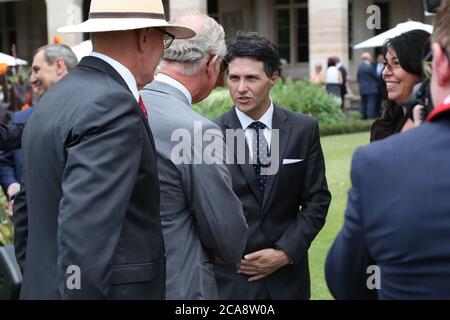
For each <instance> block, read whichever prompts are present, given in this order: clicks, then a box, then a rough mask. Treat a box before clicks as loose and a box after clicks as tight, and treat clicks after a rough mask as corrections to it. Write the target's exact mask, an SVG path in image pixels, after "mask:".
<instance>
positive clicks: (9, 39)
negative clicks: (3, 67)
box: [0, 2, 17, 54]
mask: <svg viewBox="0 0 450 320" xmlns="http://www.w3.org/2000/svg"><path fill="white" fill-rule="evenodd" d="M16 32H17V27H16V7H15V3H14V2H5V3H0V48H1V51H2V52H4V53H7V54H12V53H13V52H12V45H13V44H16V43H17V34H16Z"/></svg>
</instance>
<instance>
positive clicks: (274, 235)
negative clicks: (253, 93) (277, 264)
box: [215, 106, 331, 299]
mask: <svg viewBox="0 0 450 320" xmlns="http://www.w3.org/2000/svg"><path fill="white" fill-rule="evenodd" d="M215 122H216V123H217V124H218V125H219V126H220V127H221V129H222V130H226V129H242V127H241V124H240V122H239V119H238V117H237V115H236V112H235V109H234V108H232V109H231V110H230V111H229V112H227V113H225V114H223V115H222V116H220V117H219V118H217V119H216V120H215ZM272 127H273V129H279V133H280V155H279V158H280V167H279V171H278V173H277V174H276V175H273V176H268V182H267V185H266V190H265V192H264V197H262V196H261V193H260V191H259V189H258V187H257V181H256V175H255V172H254V169H253V166H252V165H251V164H242V165H239V164H234V165H230V171H231V175H232V179H233V190H234V192H235V193H236V195H237V196H238V197H239V199H240V200H241V202H242V204H243V207H244V214H245V215H246V219H247V224H248V228H249V232H248V236H247V245H246V249H245V254H247V253H251V252H255V251H258V250H262V249H267V248H275V247H278V248H281V249H283V250H284V251H285V252H286V253H287V254H288V255H289V257H291V258H292V259H293V262H294V263H293V264H292V265H287V266H285V267H282V268H281V269H279V270H278V271H276V272H275V273H273V274H272V275H270V276H268V277H266V278H264V279H262V280H260V281H258V283H259V284H260V283H261V282H263V283H264V285H265V286H266V288H267V291H268V293H269V295H270V298H272V299H308V298H309V297H310V278H309V267H308V249H309V247H310V245H311V242H312V241H313V240H314V238H315V237H316V235H317V234H318V233H319V231H320V229H321V228H322V227H323V225H324V223H325V218H326V215H327V212H328V206H329V204H330V200H331V195H330V193H329V192H328V188H327V182H326V178H325V164H324V158H323V154H322V148H321V146H320V139H319V127H318V125H317V122H316V121H315V120H314V119H313V118H312V117H308V116H305V115H303V114H300V113H293V112H290V111H288V110H285V109H282V108H279V107H277V106H275V110H274V114H273V120H272ZM273 143H274V139H272V146H273ZM235 150H236V148H235ZM272 150H274V149H273V147H272ZM283 159H303V161H300V162H297V163H293V164H282V163H283ZM235 163H236V162H235ZM300 207H301V208H300ZM216 279H217V280H218V285H219V294H220V295H221V298H225V299H254V298H255V297H256V294H257V292H256V291H257V290H258V288H257V286H258V285H259V284H255V283H249V282H248V277H247V276H244V275H239V274H236V271H235V270H234V269H233V268H231V267H229V266H226V265H216Z"/></svg>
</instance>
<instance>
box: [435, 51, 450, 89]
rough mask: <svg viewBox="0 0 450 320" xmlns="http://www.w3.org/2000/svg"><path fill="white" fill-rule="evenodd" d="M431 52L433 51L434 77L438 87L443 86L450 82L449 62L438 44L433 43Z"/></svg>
mask: <svg viewBox="0 0 450 320" xmlns="http://www.w3.org/2000/svg"><path fill="white" fill-rule="evenodd" d="M431 50H433V73H434V76H435V77H437V81H438V84H439V85H440V86H445V85H446V84H447V83H448V82H449V81H450V61H448V58H447V56H446V54H445V52H444V50H443V49H442V47H441V45H440V44H439V43H437V42H435V43H433V45H432V46H431Z"/></svg>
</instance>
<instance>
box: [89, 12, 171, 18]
mask: <svg viewBox="0 0 450 320" xmlns="http://www.w3.org/2000/svg"><path fill="white" fill-rule="evenodd" d="M115 18H127V19H130V18H131V19H132V18H138V19H163V20H166V16H165V15H164V14H160V13H151V12H91V13H89V19H115Z"/></svg>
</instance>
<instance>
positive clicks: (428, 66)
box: [422, 50, 433, 79]
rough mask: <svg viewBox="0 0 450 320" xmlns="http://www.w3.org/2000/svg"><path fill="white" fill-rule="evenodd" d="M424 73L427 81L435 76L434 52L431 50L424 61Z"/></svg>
mask: <svg viewBox="0 0 450 320" xmlns="http://www.w3.org/2000/svg"><path fill="white" fill-rule="evenodd" d="M422 72H423V77H424V78H425V79H431V75H432V74H433V52H432V51H431V50H430V51H429V52H428V53H427V55H426V56H425V58H423V60H422Z"/></svg>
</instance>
